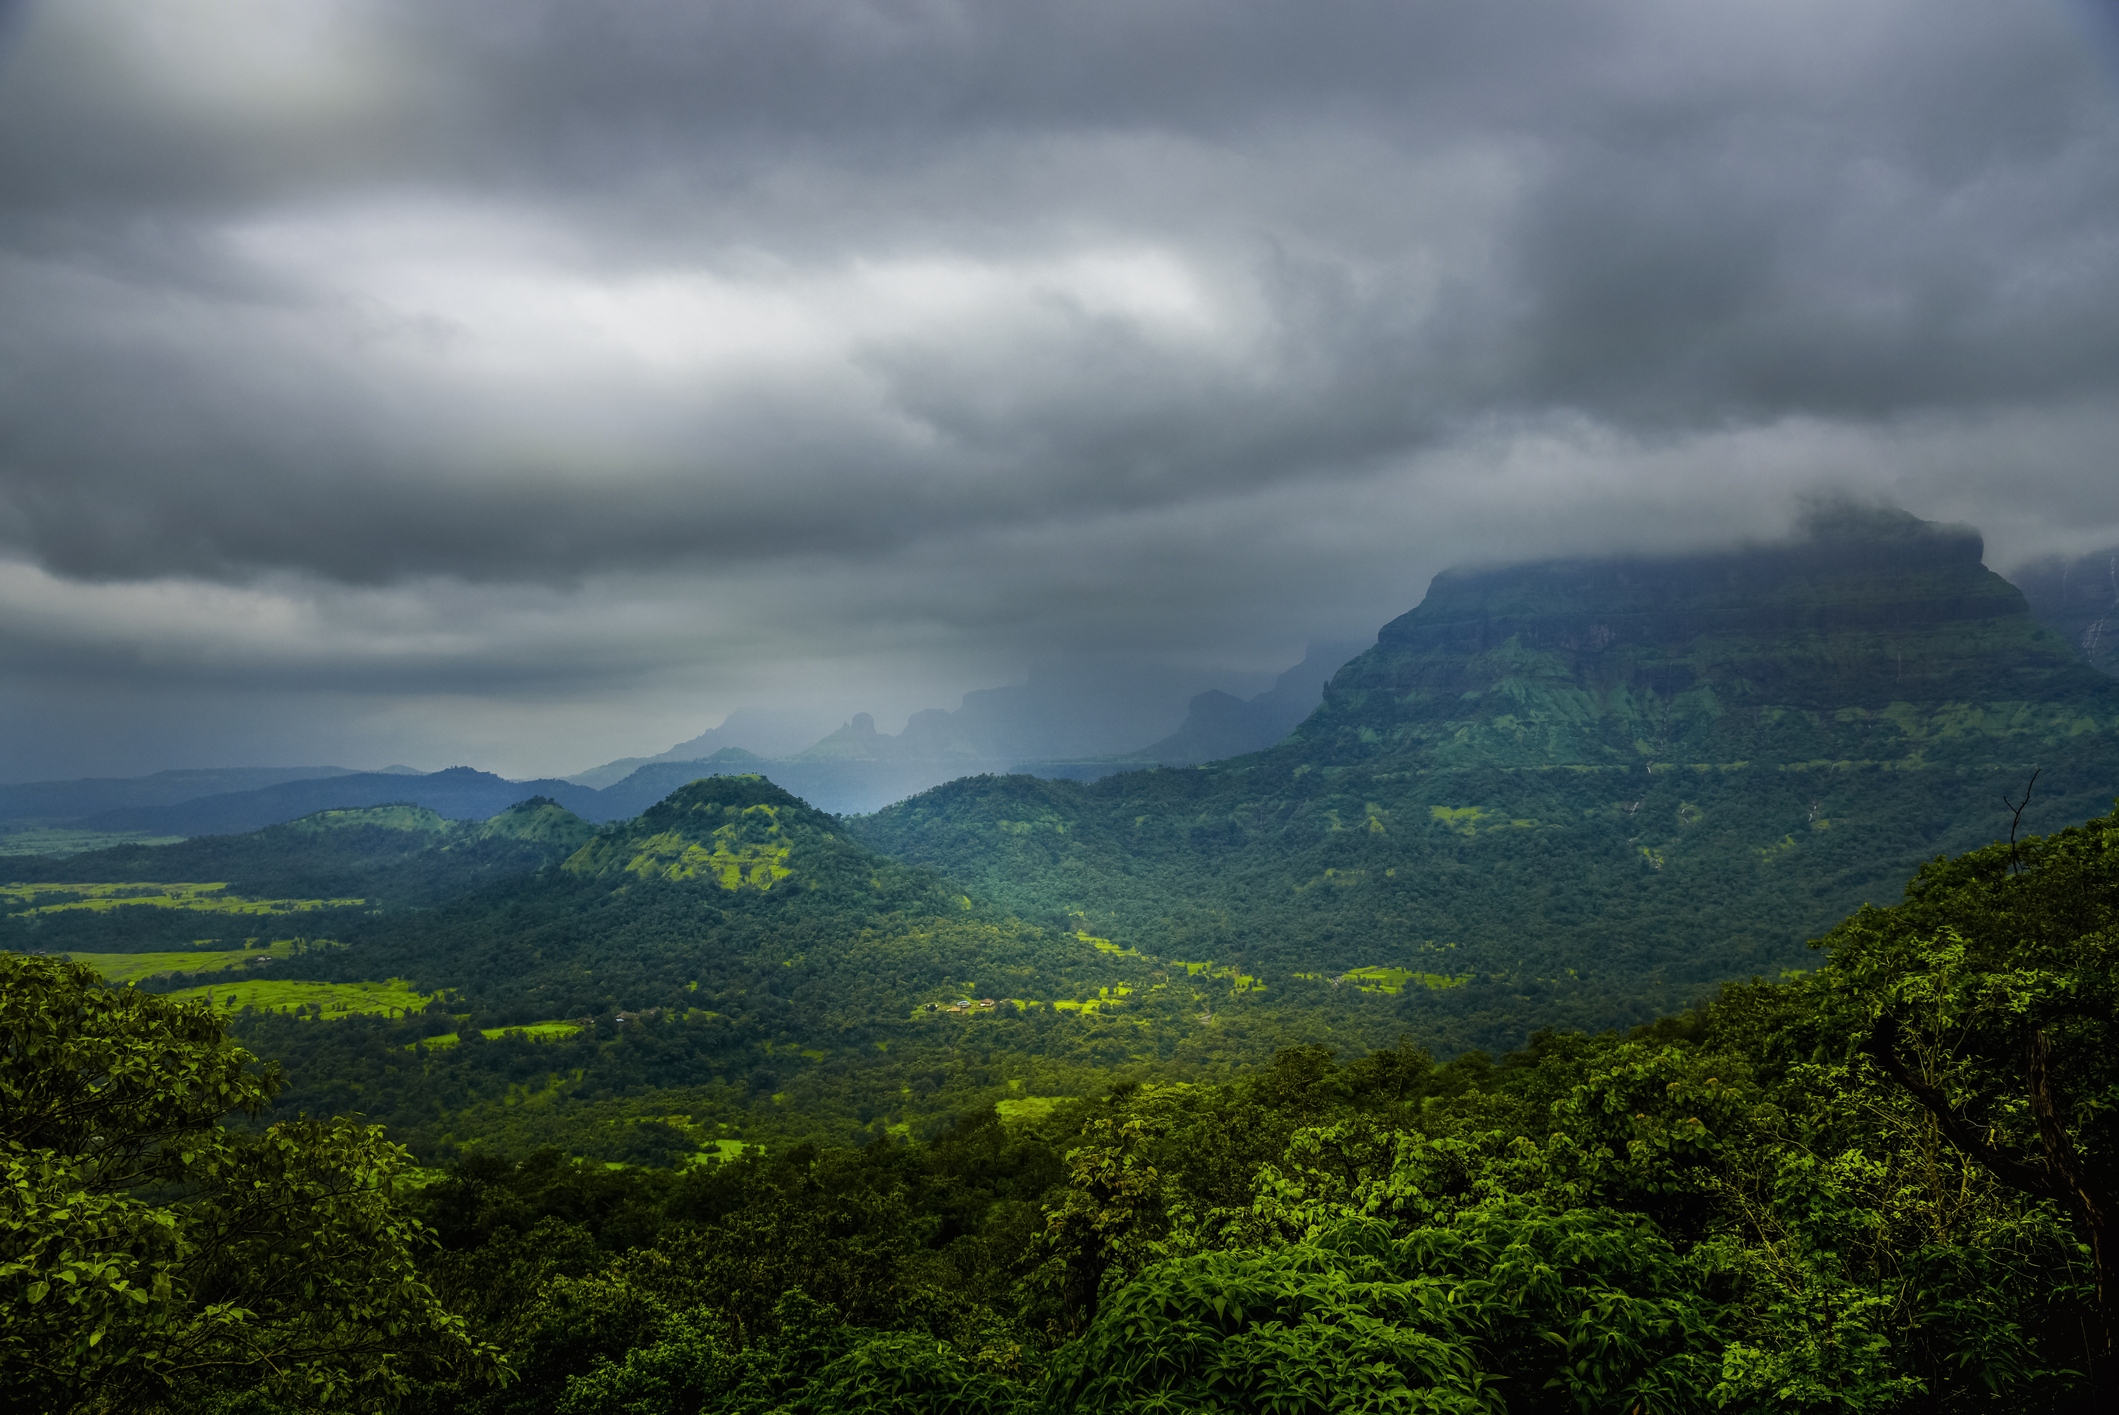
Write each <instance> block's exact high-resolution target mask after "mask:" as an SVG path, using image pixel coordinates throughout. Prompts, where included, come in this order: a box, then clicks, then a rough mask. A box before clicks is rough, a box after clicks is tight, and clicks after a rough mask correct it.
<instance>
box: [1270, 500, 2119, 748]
mask: <svg viewBox="0 0 2119 1415" xmlns="http://www.w3.org/2000/svg"><path fill="white" fill-rule="evenodd" d="M1980 552H1981V544H1980V539H1979V536H1978V534H1977V533H1976V532H1973V531H1971V530H1969V529H1966V528H1963V527H1945V526H1936V525H1932V524H1929V523H1926V522H1921V521H1916V520H1914V519H1913V518H1912V517H1910V516H1906V515H1904V514H1903V513H1886V512H1878V513H1869V514H1865V515H1859V516H1845V515H1843V516H1842V517H1840V518H1839V519H1837V520H1834V521H1831V522H1826V523H1824V524H1821V525H1818V526H1816V527H1814V528H1813V531H1812V534H1811V535H1810V536H1809V537H1808V538H1806V539H1805V540H1803V541H1801V542H1799V543H1796V544H1793V545H1785V546H1771V547H1759V548H1753V549H1746V550H1741V551H1738V552H1735V553H1731V554H1725V555H1713V556H1695V557H1690V558H1686V559H1674V560H1661V561H1647V560H1631V561H1629V560H1617V561H1559V562H1550V563H1545V564H1536V565H1526V566H1516V567H1511V568H1508V569H1502V570H1485V571H1456V572H1450V573H1446V574H1443V575H1439V576H1437V577H1436V578H1435V582H1434V585H1433V587H1432V588H1431V589H1430V590H1429V592H1428V596H1427V598H1426V599H1425V600H1424V601H1423V602H1422V603H1421V605H1420V607H1419V608H1417V609H1415V610H1413V611H1412V612H1411V613H1409V614H1406V615H1403V616H1401V617H1400V618H1398V619H1395V620H1393V621H1392V622H1391V623H1389V624H1387V625H1385V626H1384V628H1383V630H1382V632H1381V634H1380V635H1379V636H1378V642H1377V645H1376V647H1375V648H1374V649H1372V650H1370V651H1369V652H1368V653H1366V654H1364V655H1362V656H1361V657H1360V658H1357V659H1355V660H1354V661H1353V662H1352V663H1350V664H1348V665H1347V666H1346V668H1345V669H1343V670H1342V671H1341V672H1340V673H1339V674H1338V675H1337V676H1336V677H1335V678H1334V679H1333V680H1332V682H1331V684H1330V686H1329V687H1328V689H1327V691H1326V694H1325V702H1324V705H1323V707H1322V708H1321V709H1320V710H1319V711H1318V712H1317V713H1316V714H1315V715H1314V716H1313V717H1312V718H1311V719H1310V720H1309V721H1308V722H1306V723H1304V724H1303V726H1302V727H1301V728H1300V729H1299V731H1298V736H1299V738H1300V739H1301V741H1302V742H1303V743H1304V744H1305V745H1306V746H1307V747H1308V748H1309V749H1310V751H1311V752H1312V753H1313V754H1314V755H1316V756H1318V757H1321V758H1324V759H1328V760H1330V761H1333V762H1357V761H1368V762H1377V761H1383V760H1406V761H1408V762H1418V763H1419V764H1420V765H1423V766H1427V767H1445V766H1473V765H1485V766H1508V767H1534V766H1625V765H1639V764H1642V763H1647V762H1666V763H1674V764H1691V763H1714V764H1717V765H1723V764H1731V763H1736V762H1776V763H1788V762H1806V761H1817V762H1841V761H1845V762H1894V763H1900V764H1903V765H1908V766H1915V765H1945V764H1967V765H1981V766H1987V765H1994V764H1998V763H2000V762H2004V761H2013V762H2033V761H2036V760H2037V759H2038V758H2039V757H2040V756H2041V755H2042V754H2043V753H2044V752H2046V751H2048V750H2050V749H2053V748H2055V747H2057V746H2059V745H2060V744H2063V743H2066V742H2069V741H2070V740H2071V739H2075V738H2079V737H2081V736H2083V735H2084V734H2088V735H2091V736H2102V737H2109V736H2110V734H2111V733H2112V732H2113V730H2114V728H2115V727H2119V701H2115V699H2114V695H2113V693H2112V691H2111V687H2110V684H2109V683H2107V682H2103V681H2100V679H2099V678H2098V677H2097V676H2096V675H2094V674H2092V673H2090V672H2088V671H2086V670H2085V668H2084V666H2083V665H2082V663H2081V662H2080V660H2079V657H2078V656H2077V655H2076V654H2075V653H2074V652H2073V650H2072V648H2071V646H2070V645H2069V644H2067V643H2066V642H2065V641H2064V640H2063V639H2062V638H2061V637H2060V636H2059V635H2058V634H2056V633H2054V632H2052V631H2051V630H2049V629H2047V628H2046V627H2045V626H2043V625H2041V624H2040V623H2039V622H2038V621H2037V620H2035V619H2034V618H2033V617H2032V616H2031V614H2030V611H2029V606H2028V605H2027V603H2026V602H2025V599H2024V596H2023V594H2022V593H2021V592H2020V591H2018V590H2017V589H2016V588H2015V586H2013V585H2011V584H2009V583H2008V581H2006V580H2004V579H2002V578H2001V577H2000V576H1999V575H1996V574H1994V573H1993V572H1992V571H1990V570H1988V569H1986V568H1985V566H1983V565H1982V564H1981V563H1980Z"/></svg>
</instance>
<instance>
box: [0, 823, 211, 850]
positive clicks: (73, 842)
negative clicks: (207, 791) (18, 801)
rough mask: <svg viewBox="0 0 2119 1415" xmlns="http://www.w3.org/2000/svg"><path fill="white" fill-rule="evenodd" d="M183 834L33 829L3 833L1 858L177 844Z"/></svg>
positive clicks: (1, 836) (0, 843)
mask: <svg viewBox="0 0 2119 1415" xmlns="http://www.w3.org/2000/svg"><path fill="white" fill-rule="evenodd" d="M185 838H186V837H184V836H181V835H151V834H149V833H147V832H146V831H139V830H116V831H112V830H70V829H68V828H66V827H64V826H29V827H24V828H22V829H19V830H10V831H4V832H0V855H80V854H84V853H86V852H87V851H90V850H108V849H110V848H111V847H112V846H114V845H174V844H176V843H177V842H178V841H180V840H183V839H185Z"/></svg>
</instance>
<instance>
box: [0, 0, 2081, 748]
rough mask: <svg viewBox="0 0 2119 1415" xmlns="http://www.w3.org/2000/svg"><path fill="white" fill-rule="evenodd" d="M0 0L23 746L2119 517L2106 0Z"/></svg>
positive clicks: (1998, 549) (1303, 635) (1392, 601)
mask: <svg viewBox="0 0 2119 1415" xmlns="http://www.w3.org/2000/svg"><path fill="white" fill-rule="evenodd" d="M12 18H13V19H14V21H15V23H14V24H13V25H12V27H11V28H10V29H9V30H7V31H6V32H7V33H8V34H9V35H10V36H11V37H10V38H9V39H7V40H5V41H0V42H4V43H6V44H8V45H9V46H10V50H9V52H6V53H5V55H4V57H0V309H5V310H6V311H7V317H6V319H5V320H4V321H0V652H5V654H6V655H7V658H8V661H9V662H10V663H11V664H13V665H14V666H15V671H14V673H13V675H12V678H13V681H12V683H11V684H10V685H9V689H8V691H11V692H13V693H14V694H15V696H14V697H13V698H11V699H9V701H10V702H12V703H13V704H14V705H15V706H14V707H13V708H10V709H9V711H10V712H11V713H14V714H16V715H17V716H18V719H19V720H20V721H21V722H23V723H25V724H27V726H26V728H25V730H24V731H23V732H22V733H21V734H20V735H19V741H18V745H17V746H16V747H15V748H14V749H13V750H14V751H15V752H16V756H15V758H14V759H12V760H8V759H0V774H6V775H14V776H23V775H42V774H56V773H58V772H62V771H68V770H98V769H112V770H117V769H136V768H137V769H147V768H149V767H151V766H155V765H164V764H176V763H177V762H178V761H179V760H182V761H184V762H187V763H188V762H191V761H196V760H202V759H212V760H232V759H234V757H235V755H237V754H240V753H243V752H248V751H251V750H253V748H254V745H255V744H256V743H257V742H259V741H262V740H264V738H263V737H262V736H261V735H260V733H259V732H258V731H257V730H256V729H254V728H246V727H244V726H243V722H242V720H243V715H244V713H245V712H252V713H263V714H266V715H272V714H282V715H284V714H285V713H287V712H290V711H295V710H296V709H297V705H298V709H299V712H300V713H301V714H302V716H303V719H304V720H305V721H309V722H312V723H313V724H314V729H313V733H312V735H311V736H310V737H307V738H302V737H300V736H299V735H298V734H297V735H296V736H293V737H283V738H275V739H273V740H274V741H275V742H276V743H279V742H281V741H283V740H284V742H287V743H292V744H295V745H304V744H306V745H309V746H310V747H311V748H312V750H310V751H308V752H307V753H305V755H310V756H317V755H334V754H335V755H347V754H348V753H350V752H352V751H353V750H355V749H359V750H363V751H366V750H370V749H373V751H374V753H375V754H376V755H377V756H378V757H379V758H387V757H405V756H418V755H420V754H422V753H438V754H441V755H444V756H447V755H475V756H477V758H478V759H479V760H480V761H482V762H493V763H494V764H495V765H499V766H502V767H503V768H514V769H518V770H521V771H524V772H528V771H532V770H546V769H559V770H571V769H575V768H578V767H579V766H582V765H586V764H587V763H588V762H590V761H593V760H596V759H598V757H599V756H615V755H620V754H623V753H633V752H647V751H654V750H659V749H660V748H661V747H662V746H666V745H668V741H671V740H676V739H677V738H679V737H686V736H690V735H692V734H693V733H695V732H697V731H698V730H699V729H700V728H701V727H703V726H706V725H708V724H709V723H710V722H711V721H712V720H713V719H714V718H715V717H717V716H718V715H719V714H720V713H721V712H725V711H728V710H730V709H731V708H734V707H737V706H741V705H746V704H756V703H761V702H767V701H773V700H795V699H800V700H804V701H827V700H828V701H829V702H830V703H832V704H833V705H834V706H835V708H836V706H837V705H839V704H842V703H843V705H844V710H846V711H851V710H854V709H856V708H869V709H871V710H874V711H877V712H878V714H879V716H883V717H884V718H885V719H886V728H887V727H888V726H889V723H888V720H887V719H888V716H889V715H890V714H893V713H903V712H909V711H911V710H914V709H916V708H919V707H923V706H930V705H947V704H948V703H949V702H950V701H952V700H953V694H954V693H955V692H960V691H962V690H964V689H967V688H972V687H978V686H983V685H985V684H989V683H993V682H1000V681H1005V680H1007V679H1009V678H1011V677H1014V676H1017V675H1018V674H1019V672H1020V670H1021V669H1022V668H1023V667H1024V666H1026V665H1027V664H1030V663H1033V662H1051V661H1064V660H1067V659H1070V658H1076V659H1078V658H1082V657H1085V656H1111V655H1117V656H1120V657H1125V656H1133V657H1137V658H1142V659H1155V660H1157V661H1163V660H1171V659H1177V660H1183V661H1188V662H1193V663H1206V662H1227V663H1230V664H1232V665H1239V666H1242V667H1246V668H1252V669H1257V668H1268V669H1270V668H1277V667H1282V666H1285V664H1286V663H1287V662H1292V661H1293V658H1294V657H1295V656H1297V655H1298V654H1299V651H1300V646H1301V644H1302V643H1303V642H1304V641H1305V640H1307V639H1309V638H1313V637H1327V636H1340V635H1350V634H1358V633H1360V632H1363V631H1366V630H1372V629H1373V628H1374V627H1375V625H1376V624H1378V623H1380V622H1381V621H1382V620H1383V619H1384V618H1387V617H1389V616H1391V615H1393V614H1395V613H1398V612H1400V611H1402V610H1403V609H1404V608H1406V607H1408V606H1409V605H1410V604H1411V603H1412V602H1413V601H1414V600H1416V599H1417V598H1418V596H1419V593H1420V591H1421V589H1422V587H1423V586H1424V583H1425V579H1426V577H1427V576H1428V575H1429V574H1431V573H1432V572H1433V571H1434V570H1436V569H1439V568H1441V567H1442V566H1443V565H1445V564H1447V563H1450V562H1451V561H1455V560H1461V559H1469V558H1493V557H1500V556H1509V555H1515V554H1540V553H1547V552H1553V551H1571V550H1573V551H1581V550H1597V549H1603V548H1610V547H1616V546H1621V545H1625V546H1636V547H1644V548H1655V547H1658V546H1675V545H1683V544H1695V543H1699V542H1701V541H1707V540H1713V539H1716V538H1726V537H1731V536H1735V535H1740V534H1745V533H1749V532H1756V531H1761V530H1770V529H1773V528H1774V527H1775V526H1777V525H1778V524H1781V523H1784V522H1785V520H1786V519H1787V517H1788V516H1789V515H1790V514H1791V512H1792V508H1793V506H1794V504H1795V501H1796V499H1797V498H1798V497H1799V496H1800V495H1801V494H1803V493H1805V492H1809V491H1813V490H1815V489H1817V488H1819V487H1821V486H1839V487H1845V488H1849V489H1852V490H1854V491H1856V492H1860V493H1863V494H1869V495H1877V496H1886V497H1891V498H1894V499H1896V500H1898V501H1900V502H1902V503H1903V504H1906V505H1907V506H1908V507H1910V508H1911V509H1913V510H1915V511H1917V512H1919V513H1921V514H1923V515H1929V516H1934V517H1942V518H1948V519H1961V520H1969V521H1972V522H1974V523H1977V524H1979V525H1981V526H1982V527H1983V528H1984V529H1985V530H1986V531H1987V532H1988V535H1989V543H1990V547H1991V548H1992V550H1993V552H1994V554H1995V556H1996V557H1997V558H1998V560H2000V561H2001V562H2002V563H2007V562H2008V560H2009V559H2010V558H2011V557H2013V558H2014V559H2022V558H2026V557H2028V556H2029V555H2031V554H2035V553H2039V552H2043V551H2046V550H2070V549H2084V548H2087V547H2088V546H2090V545H2092V544H2099V543H2106V542H2110V541H2115V540H2119V477H2115V476H2114V475H2113V467H2112V456H2111V453H2110V450H2109V449H2110V448H2111V447H2113V446H2115V445H2119V440H2115V434H2119V428H2115V427H2114V426H2113V423H2114V421H2115V415H2114V414H2113V413H2112V412H2111V411H2110V409H2112V408H2113V407H2119V399H2115V398H2114V396H2113V395H2114V392H2115V391H2119V240H2115V238H2114V235H2113V233H2114V232H2115V231H2119V102H2115V89H2114V74H2115V72H2119V69H2115V65H2114V63H2113V55H2114V53H2115V43H2119V34H2115V30H2114V28H2113V26H2112V24H2111V23H2110V17H2109V15H2108V13H2107V12H2106V11H2104V10H2100V9H2096V8H2092V7H2089V6H2087V5H2069V4H2065V3H2060V0H2053V3H2048V4H2031V5H2024V4H2020V3H2013V4H2011V3H2000V0H1940V3H1921V4H1914V3H1910V0H1879V3H1872V4H1865V5H1861V6H1854V7H1849V6H1846V5H1844V4H1833V5H1825V4H1821V3H1774V4H1766V3H1760V0H1743V3H1736V0H1723V2H1722V3H1698V0H1692V3H1683V4H1680V3H1676V0H1606V2H1605V3H1597V4H1581V3H1577V0H1564V2H1563V0H1543V2H1542V3H1525V4H1520V5H1511V6H1491V5H1472V4H1459V3H1437V4H1419V5H1413V4H1405V3H1388V4H1386V3H1380V2H1379V3H1347V4H1335V5H1331V6H1315V5H1296V4H1290V3H1250V2H1249V0H1235V2H1234V3H1231V2H1230V0H1216V3H1207V0H1158V3H1154V4H1140V3H1136V2H1135V0H1127V3H1116V2H1115V0H1114V2H1113V3H1080V4H1069V5H1049V4H1032V3H998V4H996V3H970V2H969V0H965V2H964V3H945V2H944V0H894V3H863V2H862V0H829V3H826V2H825V0H815V2H814V3H802V2H801V0H797V3H775V4H771V5H762V4H750V3H705V4H702V3H695V2H691V0H688V2H687V3H678V2H677V0H614V3H611V4H606V5H598V6H593V7H584V6H580V5H569V4H559V3H553V0H545V3H536V0H509V3H499V0H493V2H492V3H480V2H478V0H420V2H419V3H413V0H309V3H304V4H297V5H288V4H284V3H279V0H165V3H162V4H158V5H156V6H153V7H140V6H135V5H131V4H129V3H125V2H124V0H76V3H71V4H68V5H64V6H60V5H55V4H46V5H37V6H31V7H29V8H27V9H26V10H23V11H22V12H20V13H18V14H16V15H14V16H13V17H12ZM113 685H123V687H124V691H125V694H126V695H127V696H126V701H135V700H137V701H138V702H140V703H141V704H143V705H144V706H142V707H141V708H140V709H138V711H137V712H135V713H134V714H133V715H132V716H129V717H128V716H125V715H124V714H119V717H120V718H121V719H122V720H123V721H124V722H125V723H128V724H130V726H128V727H127V728H126V729H125V731H124V732H123V733H121V734H118V735H120V736H122V737H123V739H124V740H125V741H126V742H127V743H129V744H131V745H128V746H127V747H126V748H125V750H124V751H123V752H119V751H116V749H114V748H112V749H108V750H104V751H103V754H102V755H98V750H99V749H98V748H96V747H95V746H94V745H93V743H92V742H90V743H87V744H86V745H84V739H83V735H82V733H81V731H80V730H79V726H78V724H79V722H80V721H82V720H84V719H83V718H82V716H81V714H79V713H78V712H74V713H72V715H71V716H69V713H70V711H71V710H70V709H69V707H68V704H69V703H73V702H77V701H79V700H80V699H81V698H82V697H83V696H84V695H98V694H100V695H105V696H103V697H102V698H99V699H98V701H102V702H104V703H106V704H107V703H108V702H109V701H110V699H109V698H108V696H107V695H108V694H110V693H111V692H112V691H113ZM217 691H222V692H225V693H226V694H228V695H229V696H228V697H227V699H226V710H225V711H223V712H220V713H218V714H217V713H216V711H215V710H213V708H212V704H213V703H214V702H216V701H218V700H217V699H216V698H215V697H214V694H215V693H216V692H217ZM158 694H161V695H162V697H161V700H164V701H174V699H175V697H177V696H184V697H185V700H186V701H191V700H193V696H195V697H196V701H197V702H199V703H201V704H204V705H205V706H202V707H200V708H199V710H198V712H197V713H196V714H194V715H193V716H192V717H189V718H185V719H184V721H183V722H182V723H179V722H178V721H177V720H176V718H175V717H171V718H169V719H168V720H167V722H166V723H165V724H164V726H161V727H158V726H157V725H156V724H157V721H158V719H157V718H156V716H155V713H154V709H153V707H152V705H153V704H154V703H155V702H156V701H158ZM246 704H247V705H248V706H247V707H246V706H245V705H246ZM5 706H6V704H5V703H0V707H5ZM98 720H99V721H100V720H101V719H100V718H99V719H98ZM215 721H218V722H221V723H223V724H224V725H223V726H221V727H218V728H216V727H213V726H211V725H210V724H211V723H212V722H215ZM201 723H206V724H209V725H205V726H202V725H200V724H201ZM274 731H275V732H280V731H282V729H281V728H280V727H278V726H275V728H274ZM97 740H101V741H105V742H109V741H112V740H115V739H114V738H113V737H112V735H111V734H109V733H99V734H97ZM393 743H394V744H397V745H394V746H393V745H391V744H393ZM341 744H343V745H344V747H345V749H346V750H345V751H342V752H334V750H333V749H334V748H335V747H337V746H339V745H341ZM258 750H262V749H261V748H258ZM157 754H159V755H157ZM351 764H355V765H360V764H364V763H362V762H353V763H351Z"/></svg>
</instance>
